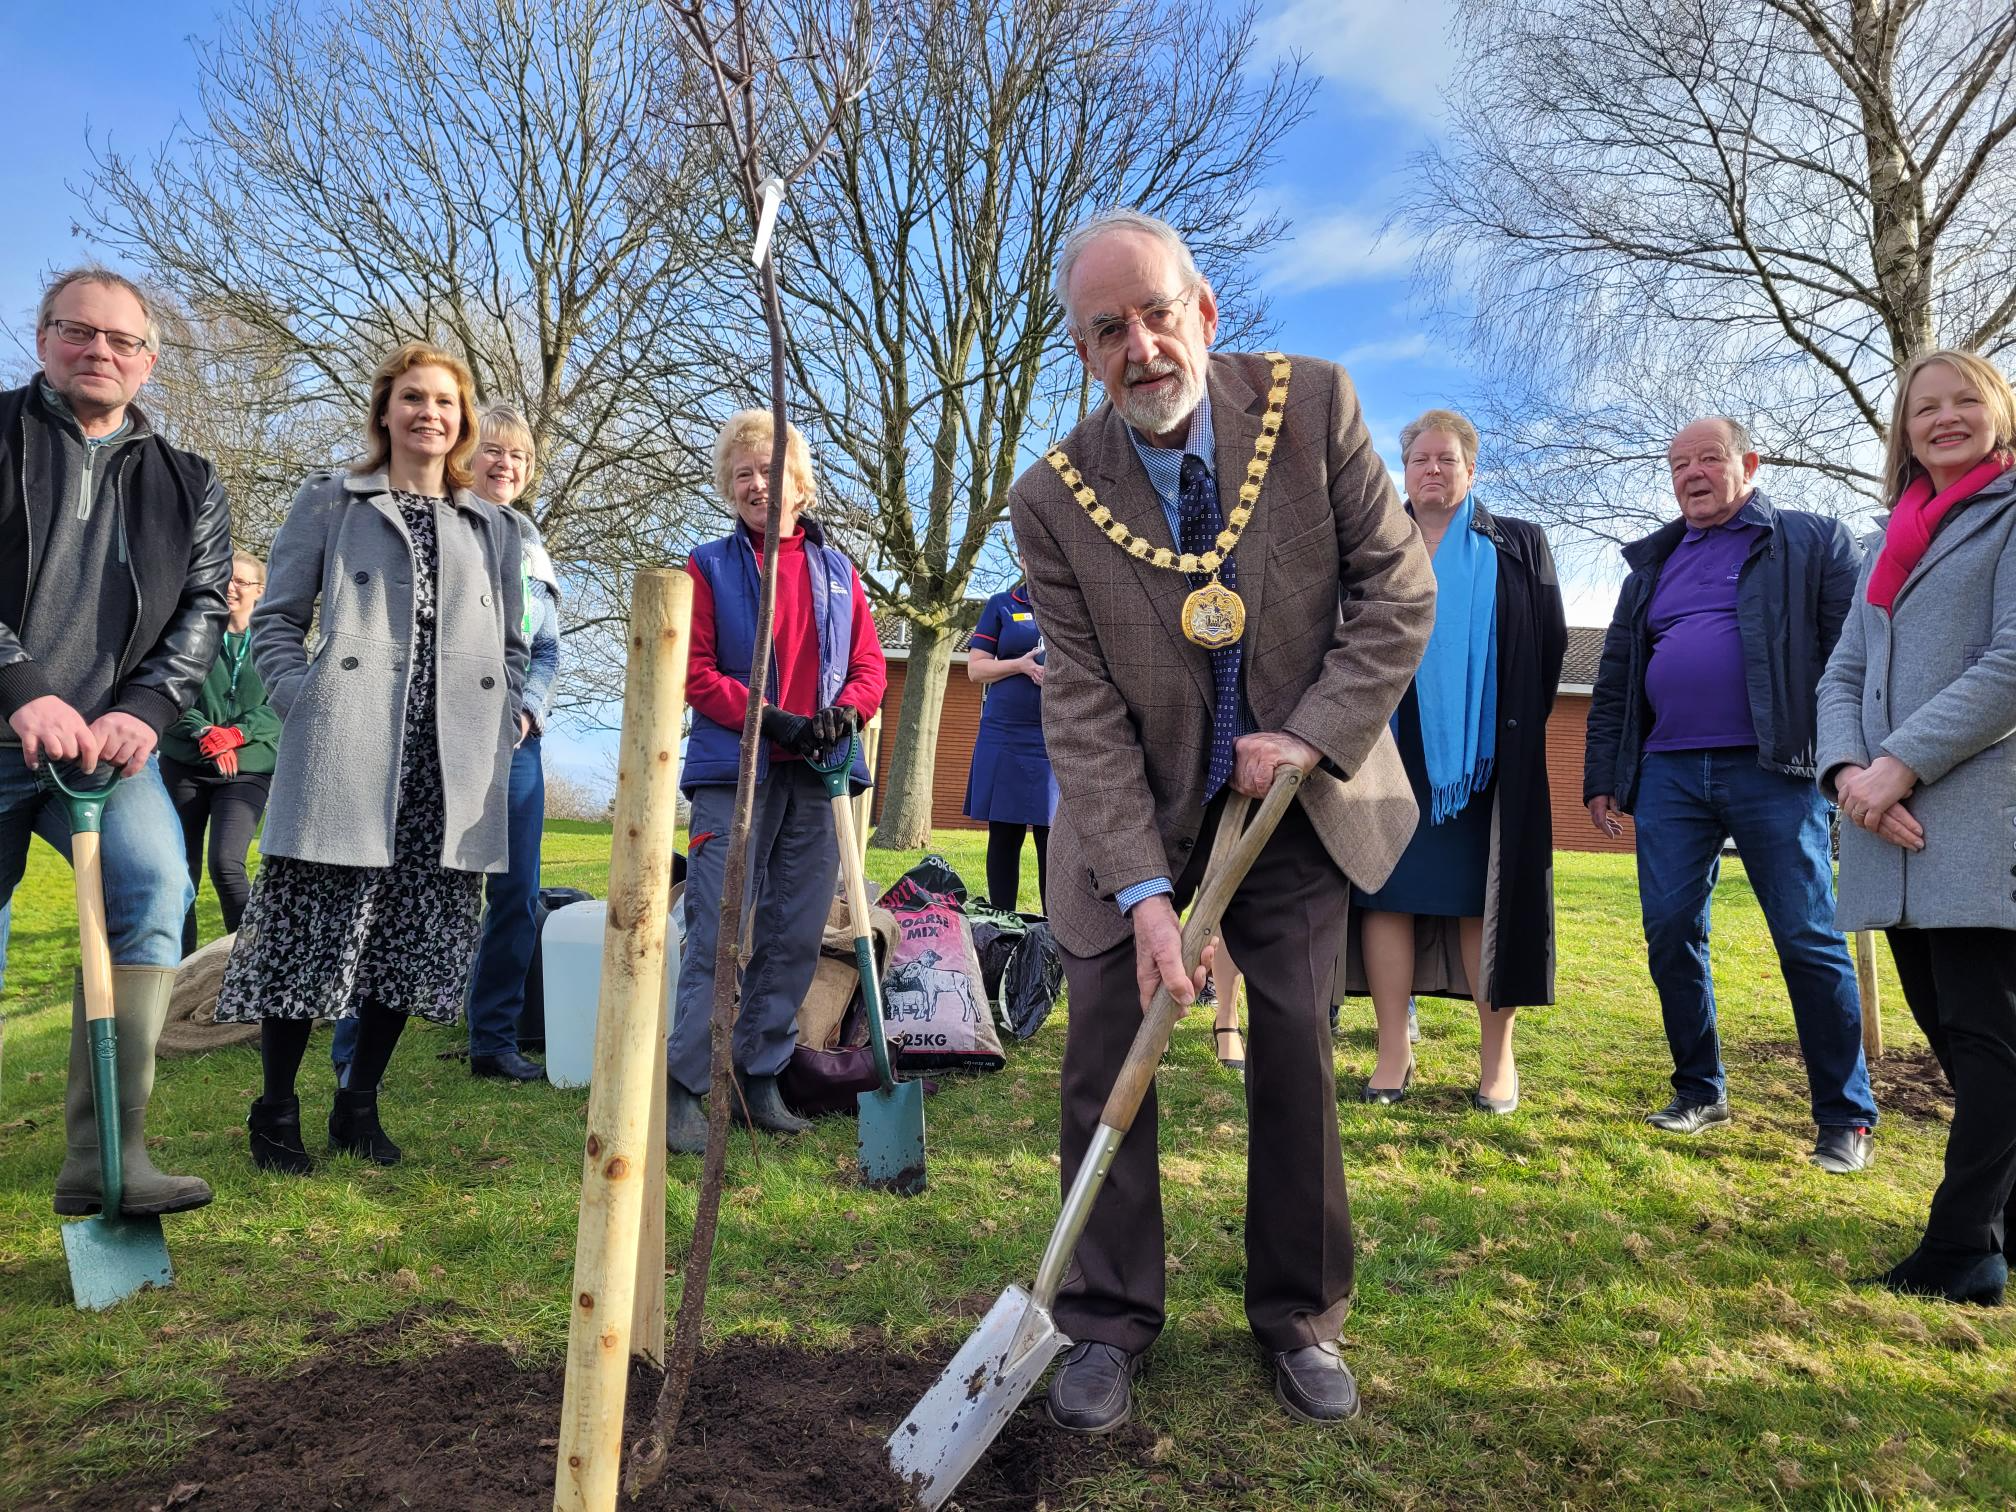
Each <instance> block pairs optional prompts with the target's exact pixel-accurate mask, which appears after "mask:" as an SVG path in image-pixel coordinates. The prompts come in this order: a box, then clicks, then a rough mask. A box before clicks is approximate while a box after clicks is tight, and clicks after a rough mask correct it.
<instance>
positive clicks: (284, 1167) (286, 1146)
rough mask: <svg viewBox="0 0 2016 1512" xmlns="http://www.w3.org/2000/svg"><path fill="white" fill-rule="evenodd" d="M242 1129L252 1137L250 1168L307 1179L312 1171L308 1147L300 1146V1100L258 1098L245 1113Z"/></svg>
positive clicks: (312, 1164)
mask: <svg viewBox="0 0 2016 1512" xmlns="http://www.w3.org/2000/svg"><path fill="white" fill-rule="evenodd" d="M245 1127H246V1128H247V1129H248V1130H250V1131H251V1136H252V1164H254V1165H256V1166H257V1167H259V1169H260V1170H262V1171H278V1172H280V1173H281V1174H282V1175H285V1176H306V1175H307V1174H308V1173H309V1172H310V1171H312V1170H314V1169H315V1162H314V1160H313V1159H311V1158H310V1157H309V1154H308V1149H307V1146H305V1145H303V1144H302V1143H301V1099H300V1098H298V1097H287V1098H282V1099H281V1100H280V1101H278V1102H268V1101H267V1100H266V1099H265V1098H263V1097H262V1098H260V1099H259V1100H258V1101H257V1102H255V1103H253V1104H252V1107H251V1110H250V1111H249V1112H247V1113H246V1115H245Z"/></svg>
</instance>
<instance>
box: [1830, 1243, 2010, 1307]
mask: <svg viewBox="0 0 2016 1512" xmlns="http://www.w3.org/2000/svg"><path fill="white" fill-rule="evenodd" d="M1861 1284H1862V1285H1865V1286H1882V1287H1887V1288H1888V1289H1889V1290H1891V1291H1893V1292H1901V1293H1902V1294H1904V1295H1905V1296H1907V1297H1941V1298H1944V1299H1945V1300H1946V1301H1948V1302H1972V1303H1974V1304H1976V1305H1977V1306H1981V1307H2000V1306H2001V1305H2002V1301H2003V1297H2004V1295H2005V1293H2006V1291H2007V1289H2008V1285H2009V1264H2008V1262H2007V1261H2006V1260H2004V1259H2003V1257H2002V1256H2001V1255H1998V1254H1992V1253H1991V1254H1986V1255H1981V1256H1978V1257H1976V1258H1974V1259H1972V1260H1971V1261H1966V1260H1954V1259H1949V1258H1943V1257H1935V1258H1933V1259H1928V1258H1927V1257H1926V1256H1925V1254H1924V1252H1923V1251H1919V1252H1917V1253H1914V1254H1912V1255H1911V1256H1910V1257H1908V1258H1907V1259H1905V1260H1903V1261H1901V1262H1899V1263H1898V1264H1896V1265H1893V1266H1891V1267H1890V1269H1888V1270H1887V1271H1885V1272H1883V1274H1882V1275H1880V1276H1870V1277H1868V1278H1867V1279H1866V1280H1864V1281H1862V1282H1861Z"/></svg>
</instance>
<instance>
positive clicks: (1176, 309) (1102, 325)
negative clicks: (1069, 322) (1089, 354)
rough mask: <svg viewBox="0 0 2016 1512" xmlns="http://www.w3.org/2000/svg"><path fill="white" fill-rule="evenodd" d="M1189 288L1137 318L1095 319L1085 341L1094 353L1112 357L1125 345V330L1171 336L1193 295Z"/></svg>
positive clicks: (1159, 302) (1157, 303)
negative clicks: (1188, 290)
mask: <svg viewBox="0 0 2016 1512" xmlns="http://www.w3.org/2000/svg"><path fill="white" fill-rule="evenodd" d="M1196 293H1197V291H1196V290H1195V289H1192V290H1191V291H1190V292H1189V293H1187V294H1178V295H1177V296H1176V297H1175V298H1174V299H1164V300H1159V301H1157V302H1156V303H1154V304H1151V305H1149V306H1147V307H1146V308H1145V309H1143V310H1142V311H1141V313H1140V314H1139V315H1111V316H1108V317H1106V318H1105V319H1102V320H1095V321H1093V322H1092V323H1091V324H1090V325H1089V326H1087V327H1086V328H1085V340H1086V341H1087V342H1088V343H1089V344H1090V345H1091V346H1092V347H1093V349H1094V350H1096V351H1099V352H1103V353H1105V354H1107V355H1109V356H1110V355H1111V354H1113V353H1114V352H1117V351H1119V350H1120V348H1121V347H1123V346H1125V345H1126V344H1127V328H1128V327H1129V326H1131V325H1137V324H1138V325H1139V326H1140V327H1141V329H1142V330H1144V331H1146V332H1147V333H1148V334H1149V335H1150V336H1156V337H1161V336H1173V335H1175V334H1176V328H1177V326H1179V325H1180V324H1182V313H1181V312H1182V309H1183V306H1185V305H1186V304H1188V303H1189V302H1190V301H1191V299H1192V298H1193V297H1194V296H1195V295H1196Z"/></svg>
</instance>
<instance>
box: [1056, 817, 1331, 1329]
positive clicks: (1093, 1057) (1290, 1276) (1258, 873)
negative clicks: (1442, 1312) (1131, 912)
mask: <svg viewBox="0 0 2016 1512" xmlns="http://www.w3.org/2000/svg"><path fill="white" fill-rule="evenodd" d="M1220 807H1221V805H1220V804H1219V803H1214V804H1213V805H1212V809H1211V812H1210V813H1209V814H1208V815H1207V816H1206V819H1205V824H1204V831H1203V833H1202V834H1200V835H1199V836H1198V839H1197V844H1196V847H1195V849H1194V850H1193V852H1192V853H1191V860H1190V863H1189V864H1188V865H1187V866H1185V867H1184V869H1183V875H1182V876H1180V877H1178V878H1176V879H1174V880H1175V887H1176V899H1175V901H1176V905H1177V907H1178V908H1179V909H1181V908H1184V907H1187V906H1188V905H1189V902H1190V899H1191V897H1192V895H1193V894H1194V893H1195V892H1196V890H1197V887H1198V884H1199V883H1200V882H1201V880H1202V878H1203V873H1204V863H1205V859H1206V857H1207V856H1208V855H1209V853H1210V849H1211V840H1212V836H1213V835H1214V834H1215V832H1216V829H1217V819H1218V809H1219V808H1220ZM1349 898H1350V891H1349V884H1348V883H1347V882H1346V881H1345V879H1344V875H1343V873H1341V872H1340V871H1338V870H1337V867H1336V864H1335V863H1334V862H1332V861H1331V859H1330V856H1329V853H1328V852H1327V851H1325V850H1324V848H1323V842H1322V841H1321V840H1320V839H1318V838H1317V835H1316V831H1315V830H1314V829H1313V828H1312V827H1311V826H1310V823H1309V820H1308V819H1307V817H1306V816H1305V815H1304V814H1303V812H1302V807H1301V805H1300V804H1293V805H1290V807H1289V809H1288V812H1287V814H1286V816H1285V817H1284V818H1283V819H1282V821H1281V826H1280V828H1279V829H1277V830H1276V831H1275V832H1274V837H1273V839H1271V840H1270V841H1269V842H1268V844H1267V848H1266V849H1265V850H1264V851H1262V852H1261V854H1260V859H1259V860H1258V861H1257V862H1256V863H1255V864H1254V867H1253V870H1252V871H1251V872H1249V873H1248V874H1247V876H1246V880H1245V882H1244V883H1243V884H1242V885H1241V887H1240V889H1239V891H1238V893H1237V894H1236V895H1235V896H1234V898H1233V899H1232V905H1231V907H1230V908H1228V909H1227V910H1226V912H1225V921H1224V925H1223V931H1222V932H1223V934H1224V937H1225V943H1226V946H1227V948H1228V949H1229V950H1230V951H1231V952H1232V959H1233V960H1234V961H1235V962H1237V963H1238V966H1239V969H1240V971H1241V972H1243V973H1244V974H1245V978H1246V1003H1247V1027H1246V1123H1247V1147H1246V1319H1247V1322H1248V1323H1249V1324H1250V1325H1251V1327H1252V1329H1253V1335H1254V1337H1255V1338H1256V1339H1258V1340H1259V1341H1260V1344H1261V1345H1262V1347H1264V1348H1266V1349H1268V1350H1271V1351H1279V1350H1284V1349H1299V1348H1302V1347H1303V1346H1305V1345H1309V1344H1320V1343H1322V1342H1324V1341H1325V1340H1329V1339H1334V1338H1336V1337H1337V1336H1338V1335H1339V1333H1340V1332H1341V1330H1342V1329H1343V1326H1344V1316H1345V1314H1346V1313H1348V1312H1349V1311H1350V1309H1351V1293H1352V1241H1351V1199H1350V1194H1349V1193H1348V1192H1347V1191H1346V1190H1345V1186H1344V1154H1343V1150H1342V1147H1341V1146H1340V1145H1339V1143H1338V1138H1337V1097H1336V1089H1335V1086H1334V1083H1333V1081H1332V1076H1331V1046H1330V1013H1329V1009H1330V982H1331V977H1332V974H1333V973H1334V971H1335V969H1336V964H1337V940H1338V937H1339V935H1340V934H1341V932H1342V930H1343V928H1344V915H1345V911H1346V907H1347V905H1348V902H1349ZM1064 977H1065V980H1066V981H1067V982H1068V983H1069V985H1070V993H1071V998H1070V1017H1069V1020H1068V1028H1067V1037H1066V1039H1065V1044H1064V1078H1063V1109H1062V1117H1063V1187H1064V1190H1065V1191H1069V1190H1070V1187H1071V1182H1072V1179H1073V1178H1074V1177H1075V1176H1076V1175H1077V1173H1078V1164H1079V1162H1080V1161H1081V1160H1082V1159H1083V1158H1084V1155H1085V1151H1086V1148H1087V1147H1088V1146H1089V1145H1090V1144H1091V1141H1092V1135H1093V1132H1094V1131H1095V1130H1096V1129H1097V1128H1098V1125H1099V1115H1100V1112H1101V1111H1102V1110H1103V1109H1104V1107H1105V1105H1106V1097H1107V1094H1108V1093H1110V1092H1111V1091H1112V1090H1113V1082H1114V1079H1115V1078H1116V1077H1117V1076H1118V1075H1119V1072H1120V1063H1121V1062H1122V1061H1123V1060H1125V1059H1126V1056H1127V1048H1128V1046H1129V1045H1131V1044H1132V1043H1133V1040H1134V1035H1135V1032H1136V1031H1137V1030H1138V1029H1139V1028H1140V1027H1141V1005H1140V996H1139V992H1138V989H1137V988H1136V986H1135V983H1134V942H1133V940H1132V938H1131V937H1130V938H1129V939H1127V940H1124V941H1122V942H1121V943H1120V944H1119V945H1116V946H1115V947H1114V948H1113V949H1111V950H1108V951H1104V952H1102V953H1100V954H1098V955H1094V956H1076V955H1073V954H1071V953H1070V952H1069V951H1066V952H1065V953H1064ZM1164 1294H1165V1293H1164V1274H1163V1236H1162V1184H1161V1172H1160V1170H1159V1167H1158V1162H1157V1134H1156V1098H1155V1089H1154V1088H1153V1087H1150V1088H1149V1090H1148V1096H1147V1098H1146V1099H1145V1100H1144V1101H1143V1103H1142V1104H1141V1112H1140V1114H1139V1115H1138V1116H1137V1117H1136V1118H1135V1120H1134V1127H1133V1128H1132V1129H1130V1130H1129V1131H1128V1134H1127V1137H1126V1139H1125V1140H1123V1141H1122V1142H1121V1145H1120V1150H1119V1153H1118V1155H1117V1156H1116V1157H1115V1158H1114V1161H1113V1168H1112V1170H1111V1172H1110V1173H1109V1174H1108V1176H1107V1178H1106V1184H1105V1186H1104V1188H1103V1189H1102V1190H1101V1191H1100V1193H1099V1199H1098V1201H1097V1202H1096V1203H1095V1204H1094V1206H1093V1209H1092V1217H1091V1221H1090V1222H1089V1223H1087V1224H1086V1227H1085V1235H1084V1238H1083V1239H1081V1240H1080V1241H1079V1244H1078V1251H1077V1254H1076V1255H1075V1257H1074V1258H1073V1263H1072V1266H1071V1271H1070V1274H1069V1275H1068V1276H1067V1277H1066V1278H1065V1282H1064V1286H1063V1288H1062V1290H1061V1291H1060V1292H1059V1293H1058V1296H1057V1305H1056V1309H1055V1312H1056V1318H1057V1323H1058V1326H1059V1327H1060V1328H1062V1329H1063V1330H1064V1332H1065V1333H1067V1334H1069V1335H1070V1336H1071V1337H1072V1338H1073V1339H1077V1340H1087V1339H1096V1340H1098V1341H1100V1342H1102V1343H1106V1344H1112V1345H1115V1346H1116V1347H1118V1348H1120V1349H1124V1350H1126V1351H1128V1352H1129V1353H1130V1354H1133V1353H1138V1352H1140V1351H1141V1350H1144V1349H1146V1348H1147V1347H1148V1346H1149V1345H1150V1344H1152V1343H1153V1342H1154V1341H1155V1337H1156V1335H1157V1334H1159V1333H1160V1332H1161V1331H1162V1323H1163V1317H1164V1313H1163V1301H1164Z"/></svg>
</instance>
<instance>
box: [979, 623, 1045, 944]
mask: <svg viewBox="0 0 2016 1512" xmlns="http://www.w3.org/2000/svg"><path fill="white" fill-rule="evenodd" d="M966 675H967V676H968V677H970V678H971V679H972V680H973V681H974V682H976V683H978V684H979V685H980V686H981V687H983V688H985V689H986V690H987V695H986V696H987V701H986V703H985V704H984V705H983V706H982V708H981V710H980V738H979V739H978V740H977V741H975V742H974V745H973V765H972V769H971V771H970V772H969V774H968V777H967V781H966V810H965V812H966V817H967V818H968V819H981V820H985V821H986V824H987V901H988V902H989V903H991V904H993V905H994V907H996V908H999V909H1002V910H1004V911H1006V912H1008V913H1013V912H1014V911H1015V908H1016V905H1017V903H1018V902H1019V901H1020V897H1021V891H1022V834H1023V831H1024V830H1027V831H1029V832H1031V833H1032V834H1033V835H1034V836H1035V838H1036V897H1037V907H1038V908H1039V909H1040V908H1041V907H1042V906H1043V905H1042V899H1043V897H1044V895H1045V893H1046V892H1047V891H1048V889H1049V886H1050V872H1049V861H1050V820H1051V818H1052V816H1053V815H1055V814H1056V812H1057V779H1056V778H1054V777H1052V776H1051V775H1050V754H1049V752H1048V751H1047V750H1046V749H1045V748H1044V745H1043V632H1042V631H1040V630H1038V629H1037V628H1036V611H1035V610H1034V609H1033V608H1031V607H1030V604H1029V585H1028V584H1027V583H1017V584H1016V585H1015V586H1014V587H1013V588H1010V589H1009V590H1008V591H1007V592H1006V593H997V594H995V595H994V596H993V597H992V598H990V599H988V600H987V605H986V607H985V608H983V609H982V610H981V611H980V622H979V623H978V624H977V625H975V626H974V627H973V642H972V646H971V648H970V650H969V651H968V652H967V656H966Z"/></svg>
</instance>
